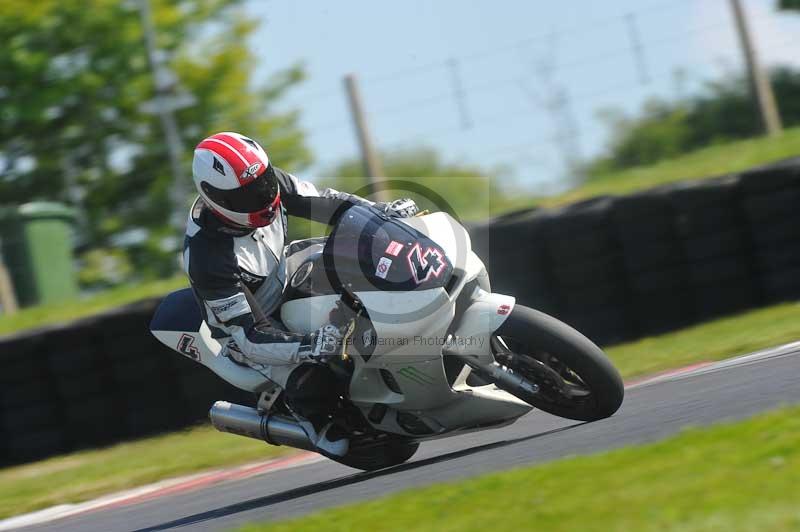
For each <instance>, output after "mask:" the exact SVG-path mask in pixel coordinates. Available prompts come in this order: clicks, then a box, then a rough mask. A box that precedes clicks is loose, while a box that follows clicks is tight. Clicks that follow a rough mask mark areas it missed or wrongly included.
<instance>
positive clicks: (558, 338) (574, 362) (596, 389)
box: [492, 305, 625, 421]
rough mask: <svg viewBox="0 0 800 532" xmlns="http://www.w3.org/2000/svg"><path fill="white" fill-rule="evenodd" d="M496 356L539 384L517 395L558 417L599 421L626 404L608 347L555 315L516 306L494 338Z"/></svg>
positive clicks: (502, 362)
mask: <svg viewBox="0 0 800 532" xmlns="http://www.w3.org/2000/svg"><path fill="white" fill-rule="evenodd" d="M492 344H493V347H494V351H495V358H496V359H497V360H498V362H499V363H500V364H504V365H508V366H509V368H510V369H511V370H512V371H513V372H514V373H517V374H520V375H522V376H523V377H524V378H525V380H527V381H529V382H533V383H535V384H536V385H537V386H538V391H537V392H535V393H527V392H525V391H523V390H519V392H518V393H515V395H516V396H517V397H519V398H520V399H522V400H523V401H525V402H526V403H528V404H530V405H531V406H533V407H535V408H538V409H540V410H544V411H545V412H548V413H550V414H554V415H556V416H560V417H564V418H568V419H575V420H579V421H596V420H599V419H603V418H607V417H609V416H611V415H613V414H614V413H615V412H616V411H617V410H618V409H619V407H620V405H622V400H623V398H624V396H625V388H624V385H623V383H622V378H621V377H620V375H619V372H618V371H617V369H616V368H615V367H614V366H613V365H612V364H611V361H609V360H608V358H607V357H606V356H605V354H604V353H603V351H602V350H601V349H600V348H599V347H597V346H596V345H595V344H594V343H593V342H592V341H591V340H589V339H588V338H586V337H585V336H584V335H582V334H581V333H579V332H578V331H576V330H575V329H573V328H572V327H570V326H569V325H567V324H566V323H563V322H561V321H559V320H557V319H555V318H553V317H552V316H548V315H547V314H544V313H542V312H539V311H537V310H534V309H531V308H528V307H524V306H522V305H516V306H515V307H514V310H513V311H512V312H511V314H510V315H509V317H508V319H507V320H506V321H505V322H504V323H503V325H501V326H500V328H499V329H498V330H497V331H495V335H494V336H493V338H492Z"/></svg>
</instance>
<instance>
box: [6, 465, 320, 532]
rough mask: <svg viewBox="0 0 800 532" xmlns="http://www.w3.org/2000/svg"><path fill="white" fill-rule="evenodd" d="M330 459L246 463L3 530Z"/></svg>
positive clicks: (48, 513)
mask: <svg viewBox="0 0 800 532" xmlns="http://www.w3.org/2000/svg"><path fill="white" fill-rule="evenodd" d="M321 460H326V458H324V457H323V456H320V455H318V454H315V453H300V454H297V455H293V456H288V457H286V458H277V459H274V460H268V461H266V462H258V463H251V464H246V465H243V466H238V467H234V468H228V469H218V470H214V471H206V472H203V473H196V474H193V475H188V476H185V477H180V478H172V479H167V480H162V481H160V482H156V483H154V484H149V485H147V486H141V487H138V488H133V489H130V490H126V491H122V492H119V493H112V494H110V495H104V496H103V497H100V498H98V499H94V500H91V501H86V502H81V503H75V504H59V505H58V506H52V507H50V508H45V509H43V510H38V511H35V512H31V513H27V514H23V515H18V516H14V517H9V518H8V519H3V520H0V531H5V530H14V529H17V528H22V527H25V526H31V525H41V524H44V523H49V522H51V521H55V520H57V519H62V518H64V517H70V516H74V515H79V514H83V513H87V512H92V511H95V510H101V509H107V508H113V507H117V506H124V505H126V504H131V503H135V502H141V501H144V500H149V499H153V498H158V497H159V496H161V495H166V494H177V493H184V492H186V491H190V490H192V489H197V488H200V487H205V486H208V485H211V484H216V483H218V482H224V481H226V480H242V479H245V478H251V477H255V476H259V475H264V474H268V473H272V472H275V471H282V470H285V469H291V468H293V467H300V466H304V465H308V464H311V463H314V462H319V461H321Z"/></svg>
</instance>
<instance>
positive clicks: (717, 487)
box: [240, 408, 800, 532]
mask: <svg viewBox="0 0 800 532" xmlns="http://www.w3.org/2000/svg"><path fill="white" fill-rule="evenodd" d="M798 478H800V408H792V409H786V410H780V411H776V412H772V413H769V414H765V415H761V416H758V417H756V418H753V419H750V420H748V421H745V422H740V423H735V424H730V425H719V426H715V427H712V428H706V429H694V430H689V431H686V432H684V433H682V434H680V435H678V436H676V437H672V438H670V439H668V440H665V441H662V442H659V443H655V444H650V445H643V446H635V447H629V448H625V449H621V450H617V451H612V452H607V453H603V454H598V455H593V456H586V457H577V458H569V459H564V460H560V461H557V462H552V463H549V464H544V465H541V466H536V467H529V468H525V469H518V470H514V471H510V472H505V473H499V474H491V475H486V476H481V477H477V478H474V479H469V480H465V481H461V482H458V483H446V484H438V485H434V486H430V487H426V488H424V489H415V490H413V491H406V492H403V493H401V494H398V495H394V496H390V497H387V498H382V499H378V500H376V501H372V502H366V503H360V504H354V505H349V506H344V507H340V508H335V509H331V510H326V511H323V512H319V513H317V514H314V515H311V516H308V517H305V518H300V519H296V520H291V521H286V522H282V523H275V524H264V525H253V526H247V527H244V528H242V529H240V530H241V532H267V531H269V532H279V531H284V530H285V531H292V532H302V531H305V530H308V531H316V530H343V531H345V530H347V531H349V530H372V531H389V530H415V531H425V530H431V531H434V530H435V531H437V532H440V531H447V530H454V531H456V530H457V531H459V532H463V531H468V530H485V529H487V528H493V529H495V530H548V531H552V532H557V531H560V530H563V531H569V532H572V531H575V530H580V531H582V532H593V531H597V532H608V531H617V530H619V531H627V530H636V531H650V530H652V531H668V530H674V531H678V530H680V531H682V532H690V531H701V530H703V531H705V530H725V531H726V532H735V531H751V530H770V531H782V530H786V531H788V530H798V529H799V528H800V504H798V503H799V502H800V492H799V491H798V489H797V479H798Z"/></svg>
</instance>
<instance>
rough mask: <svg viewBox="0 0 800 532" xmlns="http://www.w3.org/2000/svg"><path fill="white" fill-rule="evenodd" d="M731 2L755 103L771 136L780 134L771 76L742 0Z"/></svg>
mask: <svg viewBox="0 0 800 532" xmlns="http://www.w3.org/2000/svg"><path fill="white" fill-rule="evenodd" d="M730 3H731V8H732V9H733V18H734V19H735V20H736V31H737V33H738V34H739V42H740V44H741V47H742V55H744V59H745V63H746V64H747V73H748V76H749V78H750V87H751V91H752V94H753V97H754V98H755V102H754V103H755V104H757V105H758V110H759V113H760V114H761V120H762V122H763V123H764V130H765V131H766V132H767V134H768V135H770V136H773V135H779V134H780V133H781V132H782V131H783V126H782V125H781V116H780V113H779V112H778V106H777V104H776V103H775V95H774V94H773V93H772V85H771V83H770V80H769V77H768V76H767V74H766V73H765V72H764V69H763V68H762V67H761V64H760V63H759V61H758V56H757V55H756V50H755V47H754V46H753V41H752V37H751V35H750V29H749V28H748V26H747V16H746V15H745V13H744V8H742V4H741V1H740V0H730Z"/></svg>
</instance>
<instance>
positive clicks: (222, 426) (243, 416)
mask: <svg viewBox="0 0 800 532" xmlns="http://www.w3.org/2000/svg"><path fill="white" fill-rule="evenodd" d="M209 417H210V418H211V424H212V425H213V426H214V428H215V429H217V430H218V431H220V432H230V433H231V434H238V435H239V436H247V437H248V438H254V439H256V440H261V441H265V442H267V443H269V444H271V445H286V446H288V447H294V448H296V449H303V450H305V451H318V449H317V446H316V445H314V442H312V441H311V440H310V439H309V436H308V434H306V431H305V430H303V427H301V426H300V424H299V423H298V422H297V421H295V420H294V419H292V418H289V417H286V416H281V415H277V414H275V415H267V416H262V415H261V414H259V413H258V410H256V409H255V408H250V407H249V406H242V405H237V404H234V403H229V402H227V401H217V402H216V403H214V405H213V406H212V407H211V410H210V411H209Z"/></svg>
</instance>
